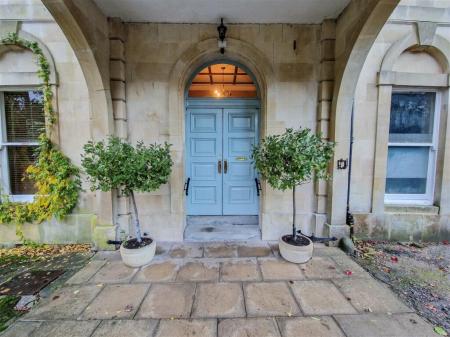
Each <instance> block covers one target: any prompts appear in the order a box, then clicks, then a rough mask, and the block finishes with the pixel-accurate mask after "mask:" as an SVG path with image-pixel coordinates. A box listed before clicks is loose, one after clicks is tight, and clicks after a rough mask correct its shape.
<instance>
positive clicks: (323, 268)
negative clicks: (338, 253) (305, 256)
mask: <svg viewBox="0 0 450 337" xmlns="http://www.w3.org/2000/svg"><path fill="white" fill-rule="evenodd" d="M300 269H301V270H302V271H303V273H304V274H305V276H306V278H308V279H335V278H340V277H345V274H344V272H343V271H342V270H340V268H338V266H337V264H336V262H334V261H333V259H331V258H330V257H327V256H323V257H322V256H317V257H316V256H313V258H312V259H311V260H309V261H308V262H307V263H305V264H302V265H301V267H300Z"/></svg>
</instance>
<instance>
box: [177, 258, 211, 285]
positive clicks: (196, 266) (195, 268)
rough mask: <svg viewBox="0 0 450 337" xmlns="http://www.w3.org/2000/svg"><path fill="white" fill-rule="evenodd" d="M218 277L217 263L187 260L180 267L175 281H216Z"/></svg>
mask: <svg viewBox="0 0 450 337" xmlns="http://www.w3.org/2000/svg"><path fill="white" fill-rule="evenodd" d="M218 279H219V264H218V263H214V262H200V261H198V260H197V261H191V262H187V263H186V264H184V265H183V266H181V267H180V269H179V271H178V275H177V279H176V280H177V281H179V282H183V281H197V282H198V281H217V280H218Z"/></svg>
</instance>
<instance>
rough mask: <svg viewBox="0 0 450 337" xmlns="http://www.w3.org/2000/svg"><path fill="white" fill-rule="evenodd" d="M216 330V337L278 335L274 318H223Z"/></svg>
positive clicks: (270, 336) (273, 336) (265, 336)
mask: <svg viewBox="0 0 450 337" xmlns="http://www.w3.org/2000/svg"><path fill="white" fill-rule="evenodd" d="M218 332H219V336H218V337H280V333H279V331H278V328H277V323H276V322H275V319H274V318H247V319H243V318H231V319H224V320H221V321H220V322H219V326H218Z"/></svg>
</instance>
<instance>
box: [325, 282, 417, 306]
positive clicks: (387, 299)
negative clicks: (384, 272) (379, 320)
mask: <svg viewBox="0 0 450 337" xmlns="http://www.w3.org/2000/svg"><path fill="white" fill-rule="evenodd" d="M333 282H334V283H335V284H336V285H337V286H338V288H339V289H340V290H341V291H342V293H343V294H344V295H345V296H346V297H347V298H348V299H350V301H351V303H352V304H353V306H354V307H355V308H356V309H358V311H360V312H362V313H364V312H374V313H396V312H411V311H412V310H411V309H409V308H408V307H407V306H406V305H404V304H403V303H402V302H401V301H400V300H399V299H398V298H397V296H396V295H395V294H394V293H393V292H392V291H390V290H389V289H388V288H387V287H385V286H383V285H382V284H380V283H379V282H377V281H375V280H373V279H370V278H355V277H349V278H345V279H336V280H333Z"/></svg>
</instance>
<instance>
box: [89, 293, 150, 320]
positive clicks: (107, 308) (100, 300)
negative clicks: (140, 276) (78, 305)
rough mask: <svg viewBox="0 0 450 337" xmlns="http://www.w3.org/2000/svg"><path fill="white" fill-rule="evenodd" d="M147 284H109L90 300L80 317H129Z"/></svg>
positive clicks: (140, 300)
mask: <svg viewBox="0 0 450 337" xmlns="http://www.w3.org/2000/svg"><path fill="white" fill-rule="evenodd" d="M148 287H149V285H148V284H111V285H107V286H105V287H104V289H103V291H102V292H101V293H100V294H99V295H98V296H97V297H96V298H95V299H94V301H92V303H91V304H89V306H88V307H87V308H86V310H85V311H84V313H83V314H82V315H81V319H116V318H131V317H133V316H134V314H135V313H136V311H137V309H138V307H139V305H140V304H141V302H142V299H143V298H144V296H145V294H146V293H147V290H148Z"/></svg>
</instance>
